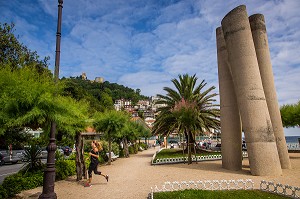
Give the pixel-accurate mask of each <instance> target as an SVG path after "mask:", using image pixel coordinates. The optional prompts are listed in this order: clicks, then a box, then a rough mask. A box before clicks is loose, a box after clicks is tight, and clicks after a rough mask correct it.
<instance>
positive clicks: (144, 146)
mask: <svg viewBox="0 0 300 199" xmlns="http://www.w3.org/2000/svg"><path fill="white" fill-rule="evenodd" d="M139 145H140V147H142V148H143V149H145V150H146V149H148V145H147V144H146V143H143V142H141V143H140V144H139Z"/></svg>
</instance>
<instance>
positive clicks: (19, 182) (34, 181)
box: [0, 171, 43, 198]
mask: <svg viewBox="0 0 300 199" xmlns="http://www.w3.org/2000/svg"><path fill="white" fill-rule="evenodd" d="M42 185H43V172H42V171H38V172H35V173H32V172H27V173H26V174H22V173H21V172H19V173H16V174H13V175H10V176H8V177H6V178H5V179H4V181H3V184H2V187H3V189H4V190H5V191H6V193H5V192H3V195H0V196H2V197H3V198H6V197H7V196H8V197H11V196H14V195H15V194H18V193H20V192H21V191H23V190H28V189H33V188H36V187H38V186H42ZM0 193H1V190H0ZM1 194H2V193H1ZM6 194H7V196H6ZM5 196H6V197H5Z"/></svg>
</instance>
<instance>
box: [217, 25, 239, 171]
mask: <svg viewBox="0 0 300 199" xmlns="http://www.w3.org/2000/svg"><path fill="white" fill-rule="evenodd" d="M216 37H217V38H216V39H217V56H218V76H219V92H220V105H221V108H220V109H221V139H222V167H223V168H225V169H229V170H241V169H242V128H241V120H240V114H239V109H238V104H237V100H236V94H235V91H234V86H233V81H232V77H231V72H230V68H229V63H228V53H227V50H226V44H225V40H224V36H223V31H222V28H221V27H219V28H217V29H216Z"/></svg>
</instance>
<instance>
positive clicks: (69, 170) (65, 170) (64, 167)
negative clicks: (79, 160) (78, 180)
mask: <svg viewBox="0 0 300 199" xmlns="http://www.w3.org/2000/svg"><path fill="white" fill-rule="evenodd" d="M55 168H56V172H55V174H56V175H55V180H56V181H58V180H64V179H66V178H67V177H68V176H72V175H75V174H76V164H75V161H74V160H58V161H56V162H55Z"/></svg>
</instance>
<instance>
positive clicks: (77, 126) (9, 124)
mask: <svg viewBox="0 0 300 199" xmlns="http://www.w3.org/2000/svg"><path fill="white" fill-rule="evenodd" d="M60 90H61V86H60V85H58V86H57V85H55V84H54V81H53V79H52V78H50V77H49V76H48V75H47V74H45V75H44V74H39V73H38V72H37V70H35V69H30V68H26V67H24V68H21V69H18V70H16V71H11V70H10V68H9V67H5V68H2V69H0V106H1V107H2V109H1V110H0V133H4V132H9V131H10V130H11V129H14V128H24V127H30V128H31V129H37V128H39V127H41V128H42V129H43V130H44V132H46V133H47V132H49V130H50V128H49V126H50V122H51V121H56V123H57V130H58V131H62V132H64V133H68V135H75V132H77V131H80V130H81V129H83V128H84V127H85V120H86V114H87V107H88V103H86V102H85V101H76V100H74V99H72V98H71V97H63V96H60V95H56V96H54V93H55V92H56V93H60Z"/></svg>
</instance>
